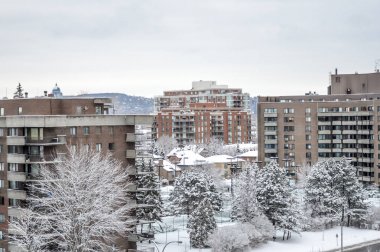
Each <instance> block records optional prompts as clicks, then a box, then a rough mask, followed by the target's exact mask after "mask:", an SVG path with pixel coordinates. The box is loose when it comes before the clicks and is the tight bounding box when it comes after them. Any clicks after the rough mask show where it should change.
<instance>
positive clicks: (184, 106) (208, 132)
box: [153, 81, 251, 144]
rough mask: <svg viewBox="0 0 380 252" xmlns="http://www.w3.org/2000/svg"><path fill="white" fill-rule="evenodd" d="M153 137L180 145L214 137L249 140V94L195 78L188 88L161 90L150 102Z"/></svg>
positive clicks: (224, 139) (204, 140)
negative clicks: (172, 139)
mask: <svg viewBox="0 0 380 252" xmlns="http://www.w3.org/2000/svg"><path fill="white" fill-rule="evenodd" d="M154 107H155V114H156V121H155V126H154V132H153V133H154V137H155V138H156V139H157V138H159V137H161V136H163V135H168V136H170V137H173V138H175V139H176V140H177V141H178V143H180V144H188V143H207V142H208V141H209V139H210V138H212V137H216V138H219V139H221V140H223V141H224V143H226V144H232V143H248V142H250V141H251V111H250V98H249V94H247V93H243V92H242V89H240V88H228V86H227V85H217V84H216V82H215V81H196V82H193V83H192V88H191V89H190V90H175V91H164V94H163V95H162V96H157V97H155V101H154Z"/></svg>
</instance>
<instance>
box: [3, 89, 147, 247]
mask: <svg viewBox="0 0 380 252" xmlns="http://www.w3.org/2000/svg"><path fill="white" fill-rule="evenodd" d="M111 107H112V104H111V100H110V99H108V98H105V99H102V98H63V97H62V98H61V97H60V98H55V97H47V96H45V97H40V98H20V99H9V100H8V99H6V100H5V99H4V100H0V251H1V252H4V251H18V250H17V248H15V247H14V246H12V244H8V241H7V232H8V222H7V220H8V219H10V220H11V219H12V218H13V217H17V216H18V215H19V213H20V206H22V205H23V201H24V200H25V199H26V198H27V197H28V193H27V191H26V184H27V183H28V180H30V179H33V177H34V176H35V175H36V174H37V173H38V170H39V169H40V166H41V165H49V164H52V163H54V162H56V159H55V158H56V157H57V156H59V155H65V153H66V150H67V146H73V147H79V146H88V148H93V149H96V150H97V151H101V152H107V151H110V152H112V154H113V157H114V158H116V159H118V160H120V161H121V162H122V164H123V166H124V167H126V169H130V170H129V174H130V176H131V180H132V181H133V180H134V179H135V175H136V171H135V170H134V169H133V168H127V167H130V165H134V163H135V158H136V149H135V140H136V137H135V130H136V125H144V124H145V125H152V123H153V117H152V116H140V115H109V114H108V112H109V111H110V108H111ZM136 190H137V187H133V186H132V187H131V195H133V193H134V192H135V191H136ZM130 203H131V204H133V200H131V201H130ZM135 204H136V202H135ZM136 235H137V234H133V235H132V234H131V235H130V236H128V238H125V240H124V241H123V243H124V246H125V248H130V249H134V248H135V247H136V241H137V239H138V237H137V236H136Z"/></svg>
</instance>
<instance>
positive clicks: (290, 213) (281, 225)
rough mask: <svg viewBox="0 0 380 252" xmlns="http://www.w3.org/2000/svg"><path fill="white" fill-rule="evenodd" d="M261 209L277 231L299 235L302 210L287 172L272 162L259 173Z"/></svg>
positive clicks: (257, 180)
mask: <svg viewBox="0 0 380 252" xmlns="http://www.w3.org/2000/svg"><path fill="white" fill-rule="evenodd" d="M256 182H257V201H258V202H259V209H260V210H261V211H262V212H263V213H264V214H265V215H266V216H267V218H268V219H269V220H270V221H271V222H272V224H273V226H274V227H275V228H276V229H280V230H283V231H284V232H286V231H289V232H291V231H293V232H296V233H299V226H300V223H299V219H300V210H299V206H298V203H297V201H296V200H295V197H294V196H293V195H292V187H291V186H290V185H289V180H288V177H287V176H286V171H285V169H283V168H280V167H279V166H278V164H277V162H276V161H271V162H270V163H268V164H267V165H265V167H263V168H262V169H259V170H258V172H257V179H256Z"/></svg>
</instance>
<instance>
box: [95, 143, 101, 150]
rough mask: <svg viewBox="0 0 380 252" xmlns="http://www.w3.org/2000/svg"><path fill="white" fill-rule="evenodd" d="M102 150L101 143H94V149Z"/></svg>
mask: <svg viewBox="0 0 380 252" xmlns="http://www.w3.org/2000/svg"><path fill="white" fill-rule="evenodd" d="M101 150H102V144H101V143H97V144H96V151H98V152H99V151H101Z"/></svg>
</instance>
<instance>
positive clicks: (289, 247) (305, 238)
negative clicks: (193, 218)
mask: <svg viewBox="0 0 380 252" xmlns="http://www.w3.org/2000/svg"><path fill="white" fill-rule="evenodd" d="M219 225H220V224H219ZM222 225H228V224H227V223H224V224H222ZM337 234H338V240H337V238H336V235H337ZM281 235H282V234H281V233H278V236H277V240H276V241H275V242H273V241H269V242H268V243H266V244H262V245H261V246H260V247H257V248H253V249H251V252H273V251H283V252H285V251H289V252H320V251H327V250H331V249H337V248H340V227H335V228H333V229H328V230H325V231H324V232H322V231H320V232H302V233H301V236H300V235H296V234H293V236H292V238H291V239H289V240H285V241H283V240H282V236H281ZM343 238H344V240H343V244H344V246H348V245H353V244H359V243H363V242H367V241H371V240H376V239H380V231H374V230H365V229H356V228H347V227H345V228H344V229H343ZM178 239H179V240H180V241H182V244H177V243H172V244H169V245H168V246H167V247H166V249H165V251H166V252H187V251H193V252H195V251H204V252H210V251H211V249H194V248H193V249H190V247H189V246H190V244H189V236H188V234H187V232H186V229H184V228H179V229H178V230H176V231H174V232H167V233H165V232H164V233H160V234H157V235H156V239H155V242H156V243H157V246H158V247H159V248H160V251H161V252H162V249H163V247H164V246H165V244H166V243H167V242H171V241H178ZM148 247H154V245H153V244H148ZM156 251H157V250H156Z"/></svg>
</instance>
